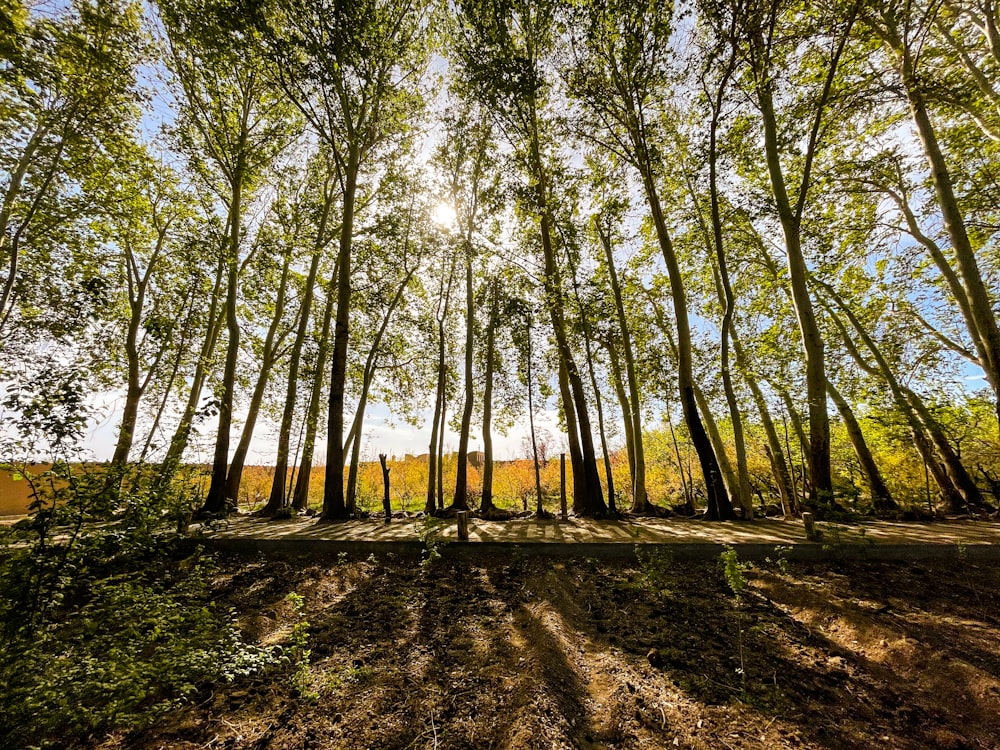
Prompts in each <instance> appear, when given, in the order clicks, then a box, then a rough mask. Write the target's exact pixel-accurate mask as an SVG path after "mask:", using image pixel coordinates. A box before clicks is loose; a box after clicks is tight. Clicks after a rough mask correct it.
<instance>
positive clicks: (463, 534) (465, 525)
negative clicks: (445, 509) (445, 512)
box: [455, 510, 469, 542]
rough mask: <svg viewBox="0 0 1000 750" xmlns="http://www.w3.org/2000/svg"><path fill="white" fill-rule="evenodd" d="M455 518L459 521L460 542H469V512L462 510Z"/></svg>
mask: <svg viewBox="0 0 1000 750" xmlns="http://www.w3.org/2000/svg"><path fill="white" fill-rule="evenodd" d="M455 518H457V519H458V538H459V541H462V542H467V541H469V511H467V510H460V511H458V512H457V513H456V514H455Z"/></svg>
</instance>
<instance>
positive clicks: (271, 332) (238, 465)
mask: <svg viewBox="0 0 1000 750" xmlns="http://www.w3.org/2000/svg"><path fill="white" fill-rule="evenodd" d="M291 262H292V254H291V252H288V253H286V254H285V262H284V266H283V267H282V270H281V281H280V283H279V284H278V293H277V296H276V298H275V302H274V317H273V318H272V319H271V324H270V325H269V326H268V329H267V334H266V335H265V336H264V346H263V350H262V353H261V363H260V372H259V373H258V375H257V383H256V385H254V389H253V394H252V395H251V396H250V407H249V409H248V410H247V418H246V422H244V424H243V432H242V434H241V435H240V442H239V444H238V445H237V446H236V450H235V451H234V452H233V459H232V461H231V462H230V465H229V475H228V476H227V477H226V497H227V498H228V500H229V501H230V502H231V503H232V504H233V505H237V504H238V503H239V497H240V484H241V483H242V481H243V465H244V463H245V462H246V457H247V453H248V452H249V451H250V441H251V440H252V439H253V431H254V428H255V427H256V425H257V415H258V414H259V413H260V405H261V402H263V400H264V391H265V389H266V388H267V381H268V378H269V377H270V375H271V369H272V367H273V366H274V355H275V350H276V349H277V346H278V343H280V339H281V338H282V337H279V336H277V333H278V328H279V327H280V326H281V319H282V317H283V316H284V313H285V293H286V292H287V290H288V275H289V269H290V267H291ZM275 338H278V339H279V341H278V342H275Z"/></svg>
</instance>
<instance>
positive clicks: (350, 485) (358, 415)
mask: <svg viewBox="0 0 1000 750" xmlns="http://www.w3.org/2000/svg"><path fill="white" fill-rule="evenodd" d="M405 244H406V245H407V246H408V245H409V235H407V238H406V241H405ZM416 270H417V267H416V265H414V267H413V268H412V269H410V270H408V271H407V272H406V276H405V277H404V278H403V281H402V282H401V283H400V285H399V287H398V288H397V289H396V292H395V294H393V296H392V299H391V300H390V301H389V306H388V308H387V309H386V311H385V315H384V316H383V318H382V321H381V322H380V324H379V328H378V331H377V332H376V333H375V338H374V339H372V343H371V348H369V350H368V356H367V357H366V358H365V368H364V371H363V372H362V375H361V395H360V396H359V397H358V406H357V409H356V410H355V413H354V422H353V423H352V424H351V431H350V432H349V433H348V435H347V443H348V444H350V445H351V468H350V471H349V472H348V474H347V508H348V512H349V513H350V514H352V515H353V514H354V508H355V499H356V494H357V487H358V466H359V462H360V458H361V439H360V438H361V427H362V424H363V422H364V418H365V410H366V409H367V408H368V394H369V393H370V392H371V385H372V380H373V379H374V378H375V370H376V363H377V362H378V354H379V347H380V346H381V345H382V338H383V337H384V336H385V332H386V329H387V328H388V327H389V321H390V319H391V318H392V314H393V312H395V310H396V308H397V307H398V306H399V302H400V300H402V298H403V293H404V292H405V291H406V287H407V285H408V284H409V283H410V279H411V278H413V274H414V272H415V271H416Z"/></svg>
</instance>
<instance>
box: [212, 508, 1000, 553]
mask: <svg viewBox="0 0 1000 750" xmlns="http://www.w3.org/2000/svg"><path fill="white" fill-rule="evenodd" d="M817 528H818V529H819V530H820V531H821V532H822V535H823V537H822V539H821V540H820V541H810V540H808V539H807V538H806V533H805V529H804V527H803V525H802V522H801V521H782V520H775V519H766V520H755V521H752V522H749V523H743V522H738V521H737V522H728V523H720V522H708V521H695V520H688V519H657V518H627V519H623V520H615V521H605V520H602V521H594V520H590V519H583V518H570V519H569V520H568V521H559V520H550V521H536V520H533V519H517V520H513V521H504V522H501V521H484V520H482V519H472V520H471V521H470V533H469V541H468V543H463V544H456V543H458V537H457V525H456V523H455V521H442V520H437V519H427V520H424V519H411V518H404V519H394V520H393V521H392V523H390V524H385V523H383V522H382V521H379V520H360V521H346V522H343V523H322V522H320V521H318V520H316V519H315V518H306V517H299V518H293V519H289V520H283V521H271V520H266V519H258V518H253V517H249V516H236V517H233V518H231V519H228V520H227V521H224V522H222V523H221V524H220V525H218V526H216V527H215V528H213V529H211V530H209V531H208V532H207V538H209V539H210V540H211V541H212V543H213V544H215V545H216V546H218V547H220V548H223V549H228V550H231V551H254V550H257V551H265V552H267V551H275V552H291V553H297V552H302V553H304V552H323V551H325V552H338V551H348V552H361V551H363V552H365V553H368V552H375V553H384V552H389V551H396V552H397V553H399V554H411V555H419V554H420V552H421V551H422V550H423V549H424V546H425V541H426V540H430V541H431V542H432V543H433V544H437V545H448V546H449V548H450V551H456V550H457V548H458V547H459V546H464V547H465V548H466V549H465V550H464V553H467V554H476V551H477V549H478V550H479V551H486V550H489V551H497V550H498V549H502V548H504V547H506V546H510V545H518V546H520V547H522V548H524V549H525V550H531V551H533V552H535V553H538V554H545V555H557V556H580V557H586V556H595V557H615V556H631V555H632V554H633V548H634V547H635V546H636V545H670V547H671V549H672V552H673V554H674V556H675V557H677V558H678V559H680V558H690V559H715V558H717V557H718V555H719V552H720V551H721V548H722V547H723V546H724V545H729V546H732V547H734V548H736V549H737V550H738V551H739V553H740V555H741V557H743V558H744V559H763V558H765V557H773V556H774V554H775V553H774V549H775V547H778V546H781V547H783V548H785V549H786V555H787V556H788V557H790V558H799V559H820V558H829V557H862V558H868V559H918V558H923V557H952V558H954V557H955V556H956V554H957V551H958V550H962V551H963V554H965V555H966V556H967V557H970V558H975V557H984V558H991V559H998V558H1000V523H997V522H995V521H971V520H963V521H943V522H935V523H901V522H893V521H871V522H866V523H863V524H833V523H820V524H817Z"/></svg>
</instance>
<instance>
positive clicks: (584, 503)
mask: <svg viewBox="0 0 1000 750" xmlns="http://www.w3.org/2000/svg"><path fill="white" fill-rule="evenodd" d="M460 11H461V12H460V14H459V18H458V29H457V30H456V41H455V48H456V49H455V52H456V55H457V58H458V63H459V69H460V72H459V75H460V76H461V77H462V81H463V85H464V86H465V87H466V88H467V89H468V90H469V91H470V92H471V93H472V94H473V95H474V96H475V97H476V98H477V99H478V100H479V101H480V103H481V104H482V106H483V107H484V108H486V110H487V111H489V112H490V113H491V114H492V115H493V116H494V118H495V120H496V123H497V126H498V128H499V130H500V131H501V132H502V133H503V134H504V135H505V137H506V138H507V140H508V141H509V142H510V144H511V146H512V147H513V149H514V158H515V160H516V163H517V164H518V166H519V168H520V169H521V171H522V173H523V174H524V176H525V178H526V179H527V181H528V187H527V189H526V190H523V191H521V196H520V197H521V205H522V207H523V210H524V211H526V212H528V213H529V215H531V216H532V217H533V218H534V219H535V220H536V221H537V227H538V241H539V244H540V245H541V251H542V260H543V272H542V280H543V293H544V295H545V306H546V308H547V309H548V312H549V318H550V320H551V323H552V331H553V336H554V338H555V345H556V352H557V357H558V364H559V389H560V395H561V397H562V405H563V415H564V418H565V420H566V427H567V437H568V441H569V447H570V454H571V462H572V468H573V506H574V508H573V509H574V511H575V512H576V513H578V514H581V515H603V514H604V513H606V512H607V506H606V505H605V502H604V497H603V494H602V492H601V484H600V476H599V474H598V471H597V456H596V453H595V450H594V438H593V434H592V430H591V424H590V415H589V413H588V409H587V399H586V395H585V392H584V387H583V380H582V378H581V377H580V372H579V369H578V368H577V365H576V362H575V360H574V358H573V354H572V350H571V348H570V343H569V337H568V335H567V330H566V320H565V312H564V306H565V300H564V295H565V291H564V289H563V285H562V271H561V268H560V263H559V257H558V250H559V249H558V247H557V244H556V237H555V221H554V215H553V211H554V205H553V189H552V183H551V180H552V176H553V175H552V171H553V162H554V160H553V158H552V157H551V155H550V154H551V148H552V144H551V142H550V141H549V140H548V137H549V135H548V133H547V131H546V123H545V120H544V115H543V110H544V108H545V105H546V98H545V97H546V89H547V82H546V79H545V75H544V72H543V70H544V69H543V57H544V55H545V54H546V51H547V50H548V49H549V47H550V45H551V43H552V37H553V33H554V31H555V27H554V23H555V17H554V12H555V6H554V4H553V3H551V2H548V1H543V2H528V1H527V0H515V1H514V2H503V1H501V0H465V1H464V2H462V3H460Z"/></svg>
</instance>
